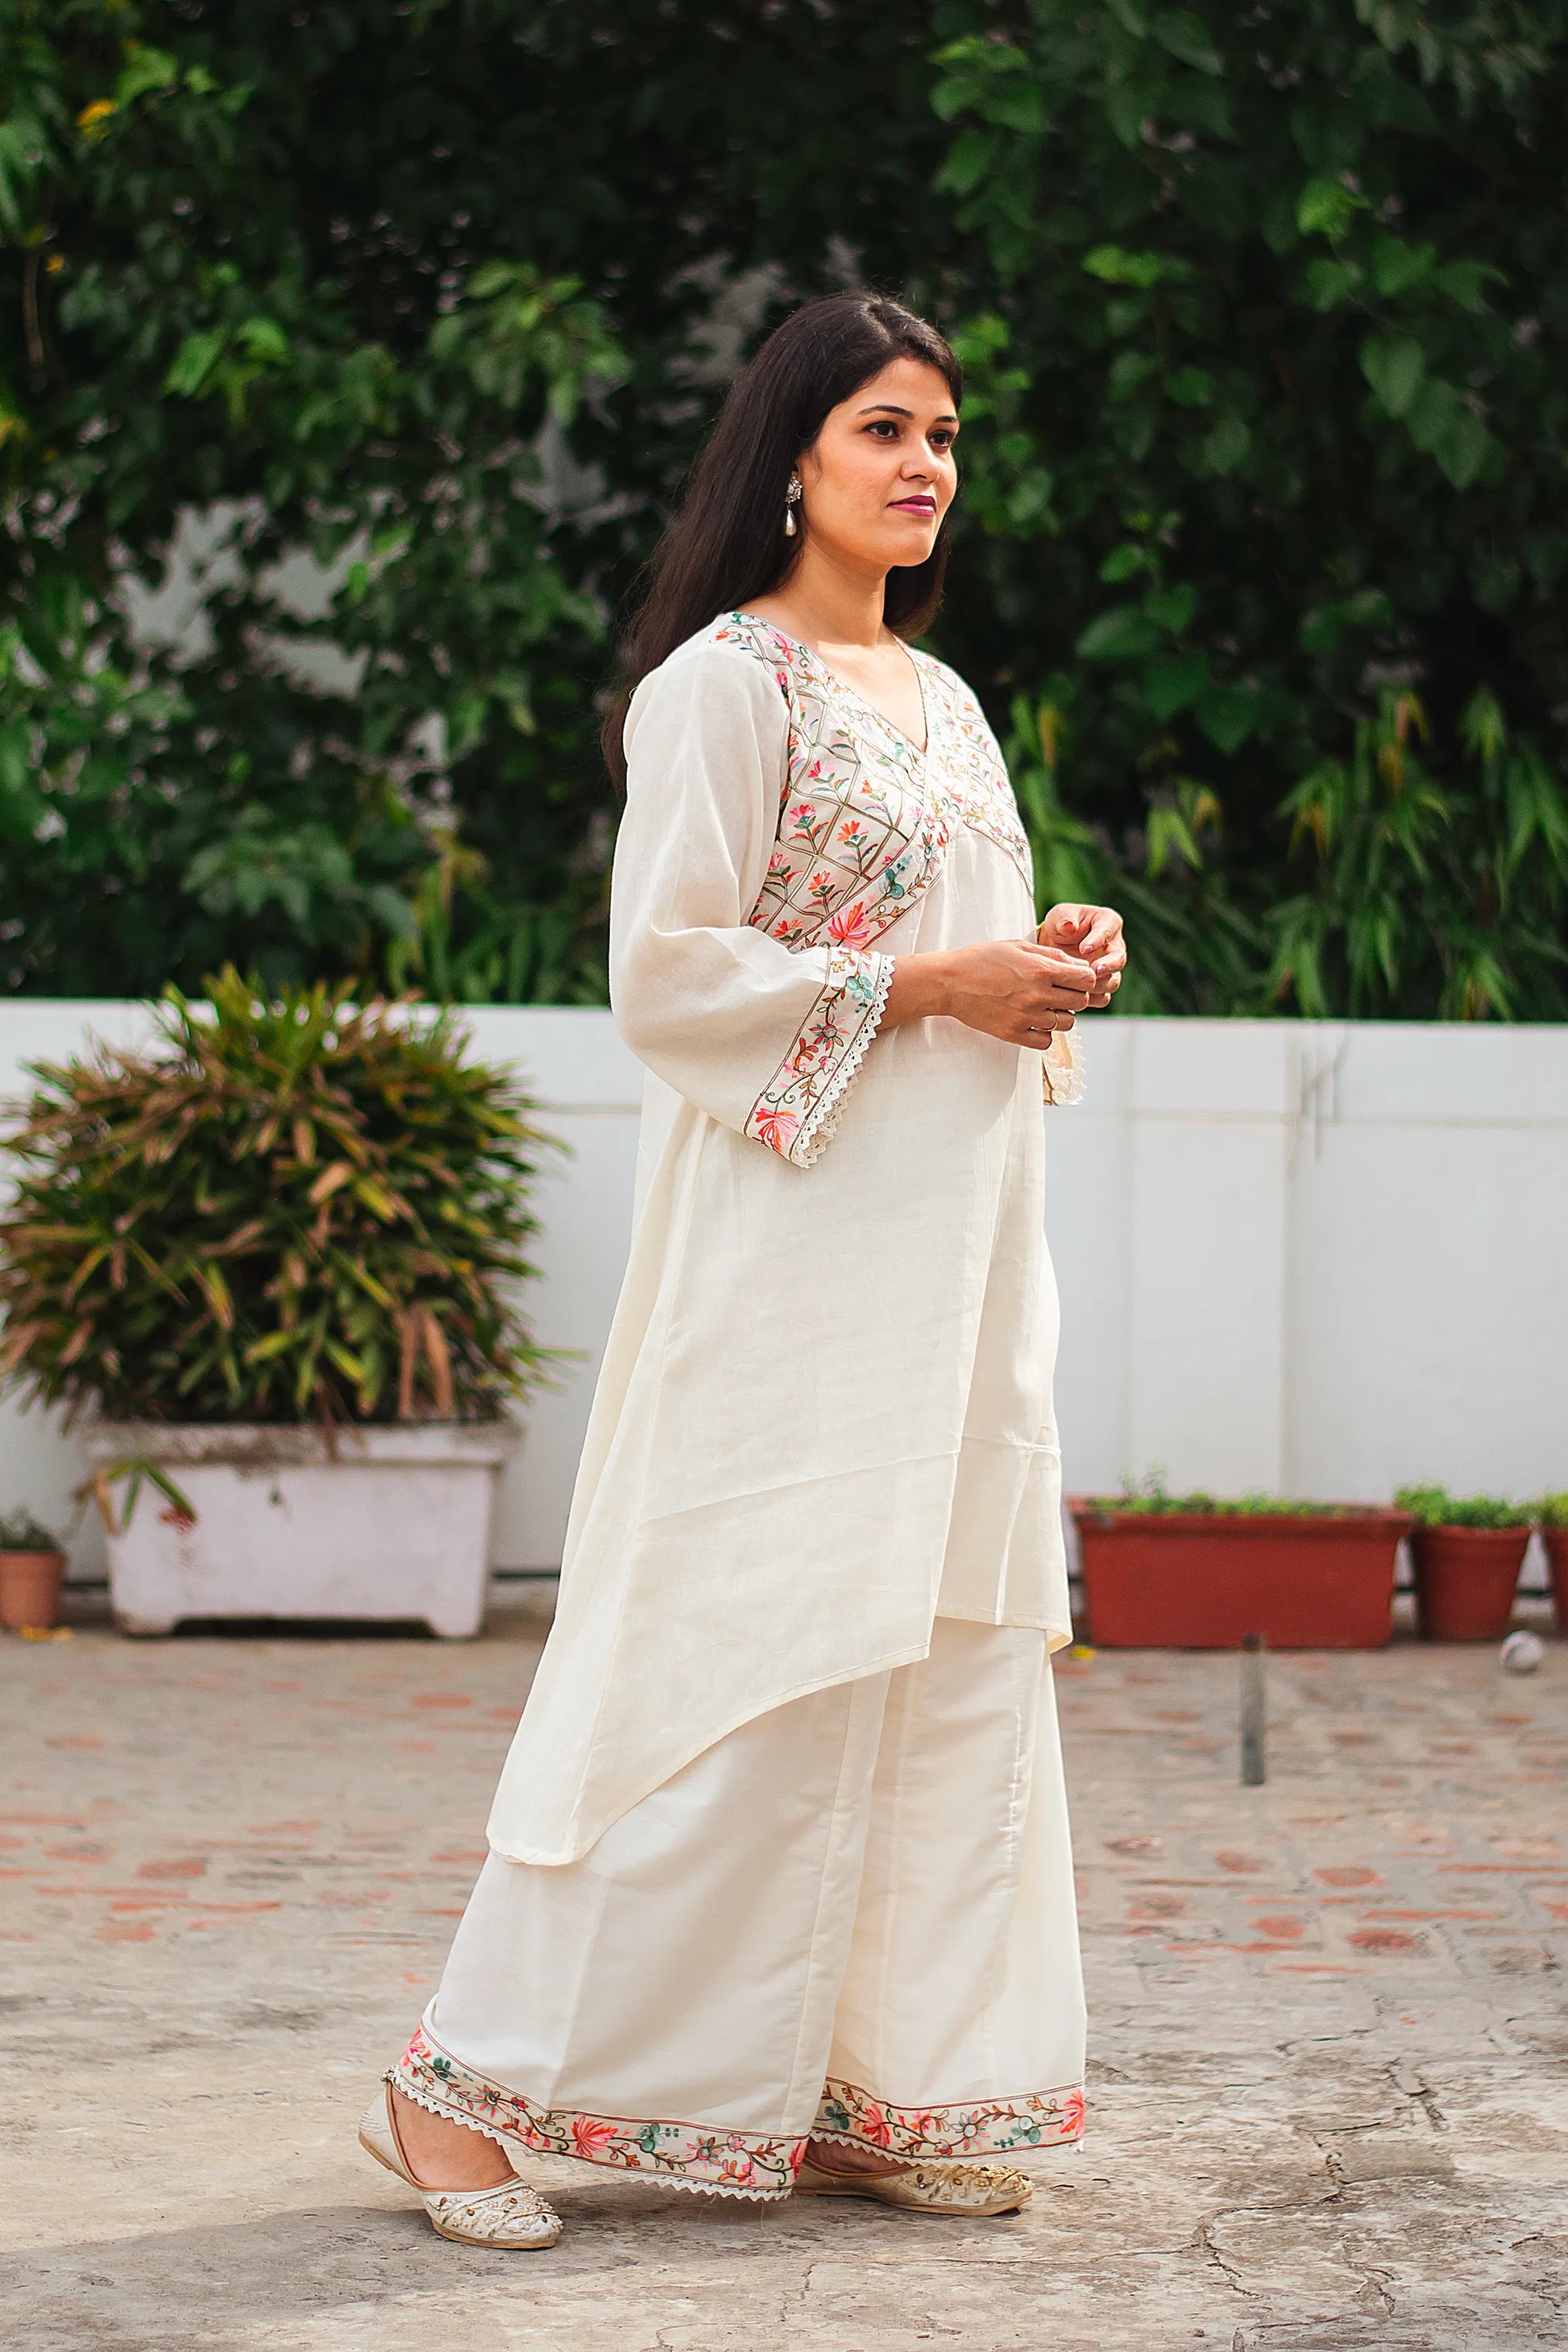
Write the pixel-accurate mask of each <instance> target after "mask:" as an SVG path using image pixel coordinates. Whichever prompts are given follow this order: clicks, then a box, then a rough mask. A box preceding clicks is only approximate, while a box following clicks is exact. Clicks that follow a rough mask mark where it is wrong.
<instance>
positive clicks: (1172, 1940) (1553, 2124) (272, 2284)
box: [0, 1616, 1568, 2352]
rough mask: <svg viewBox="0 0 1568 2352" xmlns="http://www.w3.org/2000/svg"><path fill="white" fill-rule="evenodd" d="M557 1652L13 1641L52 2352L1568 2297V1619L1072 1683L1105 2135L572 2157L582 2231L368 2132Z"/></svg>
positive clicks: (14, 1794)
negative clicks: (800, 2193) (745, 2179)
mask: <svg viewBox="0 0 1568 2352" xmlns="http://www.w3.org/2000/svg"><path fill="white" fill-rule="evenodd" d="M535 1650H536V1640H535V1636H534V1634H533V1633H532V1632H531V1628H530V1626H529V1624H528V1622H527V1621H526V1620H525V1619H522V1618H520V1617H516V1616H512V1617H508V1618H502V1619H501V1620H500V1621H499V1622H498V1624H497V1627H496V1629H495V1630H494V1631H493V1632H492V1633H491V1634H490V1635H489V1636H488V1637H487V1638H486V1639H485V1640H483V1641H482V1642H479V1643H474V1644H470V1645H459V1644H454V1645H451V1646H446V1645H441V1644H437V1643H432V1642H428V1641H412V1640H410V1641H404V1640H386V1639H381V1640H344V1639H303V1640H283V1639H276V1638H266V1639H259V1638H251V1639H224V1640H214V1639H207V1638H199V1637H195V1638H194V1637H183V1638H179V1639H176V1640H174V1641H171V1642H166V1643H142V1644H132V1643H125V1642H122V1641H120V1640H118V1639H116V1638H115V1637H114V1636H113V1635H111V1634H110V1633H108V1632H106V1631H101V1630H84V1631H83V1632H81V1633H79V1635H78V1636H77V1638H76V1639H75V1640H73V1641H71V1642H69V1643H59V1644H58V1645H47V1646H46V1645H42V1644H37V1645H34V1644H24V1643H19V1642H16V1641H10V1642H6V1643H4V1644H3V1645H0V1731H3V1736H4V1742H5V1751H6V1752H5V1777H4V1780H3V1781H0V1811H3V1816H4V1817H3V1818H0V1865H4V1872H5V1874H4V1876H3V1877H0V1937H3V1939H4V1940H3V1942H0V2017H3V2021H4V2030H5V2042H6V2046H7V2049H8V2052H9V2056H10V2063H9V2065H8V2066H7V2069H6V2090H5V2098H4V2101H3V2102H0V2158H3V2159H4V2165H5V2180H4V2186H3V2188H0V2246H3V2247H4V2257H3V2265H0V2267H3V2272H4V2278H3V2284H0V2344H4V2346H5V2347H6V2352H458V2347H462V2352H511V2347H551V2352H558V2348H559V2352H597V2347H612V2346H613V2347H616V2352H818V2347H820V2352H828V2347H831V2352H906V2347H915V2346H917V2345H923V2344H931V2345H934V2346H941V2345H944V2344H946V2345H953V2346H960V2347H964V2352H1002V2347H1028V2352H1044V2347H1047V2346H1048V2347H1052V2352H1124V2348H1125V2352H1144V2347H1147V2352H1178V2347H1187V2346H1190V2345H1195V2344H1205V2345H1211V2346H1215V2347H1227V2352H1255V2347H1256V2352H1264V2347H1268V2352H1350V2347H1363V2346H1365V2347H1380V2352H1381V2347H1394V2352H1416V2347H1424V2348H1425V2352H1515V2347H1519V2348H1520V2352H1522V2348H1523V2347H1534V2346H1542V2347H1544V2346H1547V2345H1552V2346H1561V2345H1562V2344H1563V2340H1564V2338H1563V2314H1562V2306H1563V2303H1564V2301H1568V2287H1565V2276H1568V2187H1565V2183H1568V2093H1565V2090H1564V2068H1563V2059H1564V2056H1565V2055H1568V2019H1565V2013H1564V2004H1563V1974H1562V1961H1563V1954H1564V1949H1565V1948H1568V1853H1565V1847H1568V1805H1565V1803H1564V1790H1565V1784H1568V1770H1565V1765H1568V1738H1565V1737H1564V1735H1565V1732H1568V1706H1565V1698H1568V1651H1565V1650H1564V1647H1563V1645H1562V1644H1560V1643H1554V1644H1552V1648H1551V1651H1550V1654H1549V1656H1548V1661H1547V1664H1546V1665H1545V1667H1544V1668H1543V1669H1542V1672H1541V1673H1540V1674H1538V1675H1535V1676H1533V1677H1532V1678H1530V1679H1528V1680H1525V1679H1521V1680H1511V1679H1509V1678H1506V1677H1504V1676H1503V1675H1500V1672H1499V1669H1498V1666H1497V1663H1496V1659H1495V1654H1493V1653H1492V1652H1491V1651H1489V1650H1486V1651H1477V1652H1470V1651H1459V1650H1425V1649H1422V1648H1419V1647H1417V1646H1416V1645H1415V1644H1413V1643H1398V1644H1396V1645H1395V1646H1394V1648H1392V1649H1391V1650H1389V1651H1388V1652H1386V1653H1384V1654H1380V1655H1374V1656H1367V1657H1337V1658H1336V1657H1319V1656H1310V1657H1297V1658H1294V1659H1276V1660H1274V1661H1273V1662H1271V1666H1270V1676H1271V1702H1272V1707H1273V1713H1274V1724H1273V1735H1272V1744H1271V1766H1272V1777H1271V1779H1270V1781H1269V1785H1268V1787H1267V1788H1265V1789H1262V1790H1244V1789H1242V1788H1240V1787H1238V1786H1237V1780H1236V1770H1235V1743H1234V1721H1233V1708H1234V1700H1235V1683H1236V1663H1235V1661H1234V1660H1233V1659H1226V1658H1215V1657H1203V1656H1195V1657H1180V1656H1164V1655H1156V1654H1124V1655H1121V1656H1115V1655H1111V1654H1106V1653H1101V1654H1100V1656H1099V1657H1097V1658H1095V1659H1093V1660H1092V1661H1089V1662H1084V1663H1078V1664H1068V1665H1067V1666H1066V1667H1065V1668H1064V1669H1063V1672H1062V1681H1061V1696H1062V1700H1063V1704H1064V1713H1065V1736H1066V1739H1067V1744H1068V1765H1069V1774H1070V1779H1071V1783H1072V1787H1073V1791H1074V1800H1075V1818H1076V1825H1077V1835H1078V1843H1079V1853H1080V1857H1081V1863H1082V1881H1083V1918H1084V1928H1085V1938H1086V1949H1087V1955H1088V1960H1089V1977H1090V1993H1091V2002H1092V2011H1093V2035H1092V2048H1093V2053H1094V2055H1093V2063H1092V2067H1091V2089H1090V2127H1089V2140H1088V2143H1087V2147H1086V2149H1085V2152H1084V2154H1083V2155H1082V2156H1081V2157H1071V2156H1069V2157H1065V2158H1054V2159H1049V2160H1048V2167H1049V2168H1047V2169H1044V2170H1043V2172H1042V2178H1041V2185H1040V2193H1039V2194H1038V2196H1037V2201H1036V2203H1035V2205H1034V2207H1033V2209H1032V2210H1030V2212H1029V2213H1027V2214H1026V2215H1025V2216H1022V2217H1019V2218H1017V2219H1016V2220H1005V2221H994V2222H985V2223H974V2224H968V2223H954V2222H940V2221H921V2220H911V2219H910V2218H907V2217H901V2216H899V2215H895V2214H889V2213H884V2212H881V2211H879V2210H878V2209H876V2208H874V2207H871V2206H861V2205H855V2204H838V2205H833V2206H826V2207H824V2206H819V2205H816V2204H805V2203H803V2204H802V2205H801V2206H799V2207H798V2208H797V2207H794V2206H785V2207H783V2208H776V2209H757V2208H752V2207H738V2206H733V2205H725V2204H720V2203H715V2202H711V2201H710V2200H706V2199H698V2198H688V2197H682V2196H680V2195H679V2194H671V2193H670V2192H668V2191H662V2192H661V2191H659V2190H658V2189H648V2188H645V2187H641V2186H638V2185H637V2184H636V2183H632V2182H628V2181H626V2180H623V2179H616V2178H611V2177H607V2176H605V2175H604V2174H601V2173H599V2172H596V2171H595V2170H592V2169H589V2168H585V2167H582V2166H576V2165H569V2164H560V2163H557V2164H551V2165H542V2166H541V2167H540V2168H539V2173H540V2177H541V2179H542V2185H544V2186H546V2187H547V2188H548V2189H549V2190H550V2192H551V2193H552V2195H553V2196H554V2197H555V2198H556V2199H557V2201H558V2202H559V2204H560V2206H561V2209H562V2210H563V2214H564V2215H565V2217H566V2220H567V2223H568V2231H567V2235H566V2236H565V2238H564V2239H563V2242H562V2243H561V2244H560V2246H559V2247H558V2248H556V2249H555V2250H554V2251H553V2252H550V2253H548V2254H543V2255H515V2256H510V2257H508V2256H500V2255H496V2254H488V2253H484V2252H477V2251H472V2252H471V2251H469V2250H468V2249H465V2248H459V2247H455V2246H450V2245H446V2244H443V2243H442V2242H439V2241H438V2240H437V2239H436V2238H435V2237H434V2236H432V2235H431V2234H430V2232H429V2231H428V2230H427V2229H426V2224H425V2222H424V2221H423V2219H422V2218H421V2216H420V2215H419V2214H418V2213H417V2211H416V2210H415V2209H413V2208H412V2207H411V2206H410V2204H409V2202H408V2200H407V2197H406V2195H405V2192H404V2190H403V2189H401V2188H400V2186H399V2185H398V2184H397V2183H396V2182H395V2181H394V2180H393V2179H390V2178H389V2177H388V2176H387V2175H385V2174H384V2173H380V2172H377V2171H376V2170H375V2169H374V2168H373V2167H372V2166H371V2165H370V2164H369V2163H368V2162H366V2160H365V2159H364V2158H363V2157H362V2156H361V2155H360V2154H359V2152H358V2151H357V2149H356V2147H355V2146H354V2140H353V2125H354V2122H355V2119H356V2117H357V2115H358V2112H359V2109H360V2107H361V2105H362V2104H363V2100H364V2098H365V2096H366V2095H367V2091H368V2087H369V2085H370V2084H371V2082H372V2080H373V2078H374V2073H375V2071H376V2069H377V2068H378V2067H379V2066H380V2065H381V2064H382V2063H384V2061H385V2060H386V2059H387V2058H388V2057H389V2055H391V2054H392V2053H394V2052H395V2049H396V2047H397V2046H398V2044H399V2042H400V2039H401V2037H402V2036H403V2035H404V2034H405V2032H406V2031H407V2029H408V2028H409V2027H410V2025H411V2024H412V2023H413V2021H414V2020H415V2019H416V2015H417V2013H418V2011H419V2008H420V2005H421V2003H422V2001H423V2000H424V1999H425V1997H426V1992H427V1990H428V1989H429V1987H430V1984H431V1981H432V1979H433V1977H434V1975H435V1973H436V1971H437V1968H438V1965H439V1962H440V1958H441V1956H442V1952H443V1950H444V1948H445V1945H446V1942H447V1937H448V1936H449V1934H450V1931H451V1927H452V1922H453V1921H454V1920H455V1919H456V1918H457V1916H458V1912H459V1910H460V1908H461V1906H462V1904H463V1900H464V1897H465V1895H466V1892H467V1889H468V1882H469V1880H470V1878H471V1875H472V1874H473V1871H474V1869H475V1866H476V1864H478V1862H479V1858H480V1832H481V1826H482V1822H483V1820H484V1814H485V1811H486V1807H487V1803H488V1800H489V1790H490V1785H491V1782H492V1780H493V1779H494V1776H495V1772H496V1769H497V1766H498V1764H499V1761H500V1756H501V1753H502V1750H503V1748H504V1746H505V1743H506V1740H507V1737H508V1734H509V1731H510V1727H511V1724H512V1722H513V1720H514V1719H515V1717H516V1713H517V1709H518V1705H519V1702H520V1700H521V1696H522V1692H523V1689H524V1687H525V1685H526V1683H527V1679H528V1675H529V1672H530V1670H531V1664H532V1661H533V1657H534V1655H535Z"/></svg>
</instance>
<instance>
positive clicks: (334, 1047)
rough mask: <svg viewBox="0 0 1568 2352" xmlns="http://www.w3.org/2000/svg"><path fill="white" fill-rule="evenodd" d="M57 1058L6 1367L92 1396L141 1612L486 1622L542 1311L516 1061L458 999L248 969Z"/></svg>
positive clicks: (109, 1496)
mask: <svg viewBox="0 0 1568 2352" xmlns="http://www.w3.org/2000/svg"><path fill="white" fill-rule="evenodd" d="M32 1076H34V1078H35V1080H36V1082H37V1084H36V1091H35V1092H34V1094H33V1096H32V1097H31V1099H30V1101H29V1102H27V1103H26V1105H25V1106H23V1107H22V1108H21V1112H20V1123H19V1125H18V1126H17V1127H16V1129H15V1130H14V1131H13V1132H12V1133H11V1135H10V1136H9V1138H8V1139H7V1141H6V1144H5V1150H6V1153H7V1154H8V1156H9V1158H10V1160H11V1161H12V1164H13V1166H14V1168H15V1169H16V1195H15V1199H14V1201H13V1202H12V1205H11V1207H10V1209H9V1211H8V1213H6V1215H5V1219H4V1220H3V1221H0V1305H3V1307H4V1308H5V1315H6V1328H5V1338H4V1343H3V1345H0V1373H4V1374H5V1375H8V1376H9V1377H10V1379H11V1380H12V1381H15V1382H16V1383H18V1384H20V1386H21V1387H22V1388H23V1390H24V1391H25V1392H26V1396H27V1398H28V1400H29V1401H33V1400H37V1401H39V1402H44V1403H47V1404H64V1405H66V1406H67V1407H68V1409H69V1412H70V1414H71V1415H72V1416H73V1417H75V1418H77V1419H79V1421H80V1422H81V1423H82V1433H83V1437H84V1442H85V1445H86V1450H87V1453H88V1455H89V1461H90V1463H91V1465H92V1480H91V1484H92V1486H93V1488H94V1490H95V1491H96V1493H97V1496H98V1499H99V1502H100V1507H101V1508H102V1510H103V1513H104V1517H105V1520H106V1524H107V1527H108V1530H109V1553H110V1595H111V1599H112V1601H113V1605H114V1609H115V1612H116V1615H117V1616H118V1618H119V1620H120V1622H121V1624H122V1625H124V1626H125V1627H126V1628H127V1630H130V1631H134V1632H141V1633H151V1632H163V1631H167V1630H168V1629H169V1628H170V1627H171V1626H173V1625H174V1624H175V1623H176V1622H178V1621H179V1620H180V1619H181V1618H186V1617H225V1616H230V1617H232V1616H243V1617H368V1618H415V1619H423V1620H424V1621H425V1622H427V1623H428V1624H429V1625H430V1626H431V1627H432V1628H433V1629H434V1630H435V1631H436V1632H437V1633H448V1634H459V1633H472V1632H474V1631H476V1630H477V1628H478V1626H479V1619H480V1614H481V1611H482V1606H483V1596H484V1585H485V1573H486V1551H487V1540H488V1530H489V1511H490V1502H491V1496H492V1492H493V1488H494V1484H495V1475H496V1471H497V1469H498V1467H499V1465H500V1462H501V1461H502V1459H503V1458H504V1456H505V1454H506V1453H507V1451H508V1448H509V1444H510V1437H511V1433H512V1424H511V1423H510V1419H509V1417H508V1412H507V1408H508V1406H509V1405H510V1403H511V1402H513V1401H514V1400H515V1399H517V1398H519V1397H521V1396H523V1395H525V1394H526V1393H527V1391H529V1389H530V1388H531V1386H532V1385H533V1384H534V1383H535V1382H536V1381H538V1380H539V1379H540V1378H541V1377H542V1370H543V1366H544V1357H543V1351H542V1350H541V1349H538V1348H537V1347H536V1346H535V1345H534V1344H533V1342H532V1340H531V1338H530V1336H529V1333H528V1331H527V1329H526V1328H525V1326H524V1325H523V1323H522V1322H521V1319H520V1316H519V1312H518V1288H519V1286H520V1285H521V1284H522V1283H523V1282H525V1281H526V1280H527V1278H528V1277H529V1276H530V1274H531V1266H530V1265H529V1263H528V1260H527V1257H526V1255H525V1249H526V1244H527V1243H528V1240H529V1237H530V1235H531V1233H532V1232H533V1231H534V1229H535V1220H534V1218H533V1217H532V1215H531V1212H530V1209H529V1205H528V1194H529V1186H530V1181H531V1178H532V1176H533V1174H534V1172H535V1170H536V1166H537V1161H538V1158H539V1155H540V1151H541V1150H542V1146H543V1141H544V1139H542V1137H541V1136H540V1135H539V1134H538V1132H537V1131H536V1130H535V1129H533V1128H532V1127H531V1124H530V1122H529V1119H528V1116H527V1113H528V1109H529V1106H528V1104H527V1101H526V1099H525V1098H524V1097H523V1096H522V1095H521V1093H520V1092H519V1091H518V1089H517V1087H515V1085H514V1084H513V1083H512V1081H511V1080H510V1077H509V1076H507V1075H506V1074H504V1073H502V1072H499V1071H496V1070H493V1069H489V1068H486V1067H484V1066H481V1065H478V1064H475V1063H474V1062H472V1061H470V1060H469V1059H468V1057H467V1055H466V1051H465V1044H464V1039H463V1035H462V1033H461V1032H460V1030H459V1029H458V1027H457V1026H456V1025H455V1024H454V1023H453V1021H452V1020H451V1019H450V1018H449V1017H447V1016H442V1017H439V1018H432V1017H430V1016H428V1015H425V1016H422V1015H421V1014H419V1013H417V1012H416V1010H415V1009H414V1008H412V1007H411V1006H410V1005H408V1004H406V1003H385V1002H375V1003H367V1004H364V1005H356V1004H354V1003H353V1001H352V999H351V996H350V994H349V992H347V991H346V990H344V989H341V988H339V989H330V988H327V987H324V986H321V987H315V988H310V989H296V990H291V991H289V992H286V993H285V994H284V996H283V997H282V999H281V1001H278V1002H268V1001H266V1000H264V999H263V998H262V997H261V996H260V995H259V993H258V991H257V990H256V989H255V988H254V987H253V986H252V985H251V984H250V983H249V982H247V981H245V980H243V979H241V978H240V976H239V975H238V974H237V973H236V972H234V971H226V972H225V973H224V974H223V975H222V976H221V977H220V978H219V979H218V980H216V982H213V983H212V984H211V1003H210V1005H208V1006H206V1007H202V1006H198V1005H195V1004H192V1003H187V1002H186V1000H185V999H184V997H182V996H181V995H179V993H178V992H175V991H170V992H168V994H167V995H166V997H165V1000H164V1002H163V1005H162V1006H161V1008H160V1011H159V1027H158V1035H157V1037H156V1039H155V1041H154V1043H153V1045H152V1046H151V1048H150V1049H149V1050H147V1051H146V1052H142V1053H137V1052H129V1051H124V1050H119V1049H115V1050H110V1049H108V1048H102V1047H100V1048H99V1049H98V1051H97V1052H96V1054H95V1055H93V1056H92V1057H90V1058H88V1059H85V1060H77V1061H72V1062H69V1063H66V1064H61V1065H47V1064H39V1065H37V1066H35V1068H34V1070H33V1072H32ZM149 1489H151V1492H150V1493H149V1492H148V1490H149ZM139 1494H142V1495H145V1496H146V1500H145V1502H144V1503H143V1504H142V1507H136V1504H137V1497H138V1495H139Z"/></svg>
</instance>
